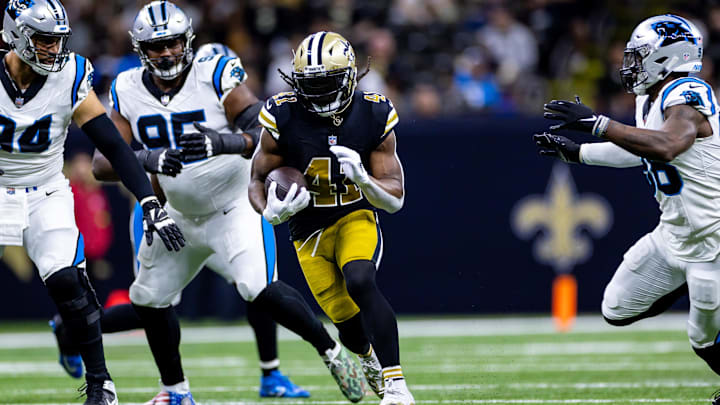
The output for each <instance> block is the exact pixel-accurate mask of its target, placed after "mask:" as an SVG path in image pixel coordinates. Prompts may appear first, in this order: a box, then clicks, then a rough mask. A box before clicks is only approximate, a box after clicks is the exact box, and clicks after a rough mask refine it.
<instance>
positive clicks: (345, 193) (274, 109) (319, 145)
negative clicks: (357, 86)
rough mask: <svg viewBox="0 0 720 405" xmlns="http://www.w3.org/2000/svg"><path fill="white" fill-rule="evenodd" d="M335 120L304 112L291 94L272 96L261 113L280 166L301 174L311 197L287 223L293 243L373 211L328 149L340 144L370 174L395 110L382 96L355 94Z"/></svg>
mask: <svg viewBox="0 0 720 405" xmlns="http://www.w3.org/2000/svg"><path fill="white" fill-rule="evenodd" d="M340 117H341V118H342V121H341V122H340V120H338V118H337V117H336V118H331V117H327V118H326V117H320V116H319V115H317V114H314V113H311V112H309V111H307V110H306V109H305V108H304V107H303V106H302V104H301V103H300V102H298V100H297V97H296V96H295V93H294V92H285V93H279V94H276V95H275V96H273V97H271V98H269V99H268V100H267V102H266V103H265V106H264V107H263V108H262V110H261V111H260V115H259V121H260V123H261V124H262V125H263V126H264V127H265V129H266V130H267V131H268V132H269V133H270V134H271V135H272V136H273V138H275V140H276V141H277V143H278V146H279V148H280V154H281V155H282V156H283V158H284V165H285V166H291V167H294V168H296V169H298V170H300V171H301V172H302V173H304V174H305V179H306V180H307V183H308V191H310V193H311V199H310V205H309V206H308V207H307V208H305V209H304V210H302V211H301V212H299V213H297V214H296V215H295V216H293V217H292V218H290V221H289V226H290V234H291V237H292V239H293V240H298V239H304V238H306V237H308V236H309V235H310V234H312V233H313V232H315V231H316V230H318V229H321V228H325V227H328V226H330V225H332V224H333V223H335V222H336V221H337V220H338V219H340V218H342V217H343V216H345V215H347V214H348V213H350V212H352V211H355V210H359V209H373V210H374V207H373V206H372V205H371V204H370V203H369V202H368V201H367V199H365V197H364V196H363V194H362V191H361V190H360V188H359V187H357V186H356V185H355V184H354V183H352V182H351V181H350V180H348V179H347V178H346V177H345V174H343V173H341V172H340V164H339V162H338V160H337V158H336V157H335V155H334V154H333V153H332V152H330V146H333V145H342V146H345V147H348V148H351V149H353V150H355V151H356V152H358V154H360V156H361V158H362V162H363V165H364V166H365V169H366V170H367V171H368V173H369V174H370V175H372V172H371V171H370V164H369V163H370V162H369V159H370V153H371V152H372V151H373V150H375V149H376V148H377V147H378V146H379V145H380V144H381V143H382V142H383V141H384V140H385V137H387V136H388V134H389V133H390V132H391V131H392V129H393V128H394V127H395V125H396V124H397V123H398V116H397V111H395V108H394V107H393V105H392V102H390V100H388V99H387V98H386V97H385V96H383V95H380V94H377V93H369V92H356V93H355V95H354V96H353V100H352V102H351V103H350V106H349V107H348V108H347V109H346V110H345V111H344V112H343V113H342V114H341V115H340ZM336 124H339V125H336Z"/></svg>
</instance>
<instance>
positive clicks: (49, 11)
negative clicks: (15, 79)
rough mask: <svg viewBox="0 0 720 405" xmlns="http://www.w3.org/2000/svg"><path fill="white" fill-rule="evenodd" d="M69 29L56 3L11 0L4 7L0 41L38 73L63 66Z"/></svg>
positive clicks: (58, 2)
mask: <svg viewBox="0 0 720 405" xmlns="http://www.w3.org/2000/svg"><path fill="white" fill-rule="evenodd" d="M70 34H71V30H70V23H69V21H68V17H67V13H66V12H65V7H63V5H62V4H61V3H60V1H58V0H11V1H10V2H9V3H8V5H7V7H6V8H5V16H4V18H3V29H2V38H3V41H5V42H6V43H7V44H9V45H10V47H11V48H12V49H13V50H14V51H15V53H16V54H17V55H18V56H19V57H20V59H21V60H22V61H23V62H25V63H27V64H28V65H30V67H31V68H32V69H33V70H34V71H35V72H36V73H38V74H41V75H47V74H49V73H52V72H59V71H61V70H62V69H63V67H65V64H66V63H67V61H68V57H69V55H70V51H69V50H68V49H67V43H68V39H69V38H70Z"/></svg>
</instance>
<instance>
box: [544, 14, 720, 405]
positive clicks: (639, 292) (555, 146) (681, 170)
mask: <svg viewBox="0 0 720 405" xmlns="http://www.w3.org/2000/svg"><path fill="white" fill-rule="evenodd" d="M702 53H703V38H702V36H701V34H700V31H698V29H697V27H695V25H693V23H691V22H690V21H688V20H686V19H685V18H682V17H679V16H676V15H670V14H667V15H661V16H655V17H651V18H649V19H647V20H645V21H643V22H641V23H640V24H639V25H638V26H637V27H636V28H635V30H634V31H633V33H632V35H631V36H630V41H629V42H628V43H627V47H626V49H625V57H624V60H623V65H622V68H621V69H620V77H621V79H622V83H623V85H624V86H625V88H626V89H627V90H628V91H629V92H632V93H634V94H635V95H636V96H637V97H636V110H635V126H629V125H623V124H621V123H619V122H617V121H614V120H612V119H610V118H609V117H606V116H604V115H600V114H596V113H594V112H593V111H592V110H591V109H590V108H588V107H587V106H585V105H583V104H581V103H580V101H579V100H576V102H569V101H551V102H550V103H548V104H546V105H545V117H546V118H549V119H553V120H559V121H561V123H560V124H557V125H554V126H551V127H550V128H551V130H561V129H570V130H577V131H584V132H588V133H590V134H592V135H595V136H597V137H598V138H600V139H602V140H604V141H605V142H598V143H583V144H580V145H578V144H576V143H575V142H573V141H572V140H570V139H568V138H565V137H563V136H559V135H554V134H547V133H544V134H539V135H535V136H534V139H535V142H536V144H537V145H538V147H539V148H540V149H539V153H540V154H541V155H546V156H554V157H558V158H560V159H562V160H564V161H566V162H573V163H583V164H587V165H597V166H609V167H634V166H642V167H643V169H644V172H645V175H646V176H647V180H648V181H649V182H650V184H651V185H652V187H653V191H654V194H655V199H656V200H657V201H658V203H659V204H660V210H661V215H660V222H659V224H658V226H657V227H656V228H655V229H654V230H653V231H652V232H650V233H648V234H647V235H645V236H644V237H642V238H641V239H640V240H639V241H637V243H635V245H634V246H632V247H631V248H630V250H628V251H627V252H626V253H625V255H624V257H623V261H622V263H621V264H620V267H618V269H617V270H616V272H615V275H614V276H613V278H612V280H611V281H610V283H609V284H608V285H607V287H606V289H605V295H604V298H603V302H602V313H603V316H604V317H605V319H606V320H607V322H608V323H610V324H611V325H617V326H624V325H629V324H631V323H633V322H635V321H637V320H640V319H643V318H647V317H650V316H654V315H657V314H659V313H661V312H663V311H664V310H666V309H667V308H668V307H669V306H670V305H671V304H672V303H673V302H674V301H675V300H676V299H677V298H678V297H679V296H682V295H684V294H685V293H686V292H688V291H689V295H690V313H689V319H688V330H687V332H688V336H689V338H690V344H691V345H692V347H693V349H694V350H695V353H697V355H698V356H700V357H701V358H702V359H703V360H705V361H706V362H707V364H708V365H709V366H710V368H711V369H712V370H713V371H715V373H717V374H720V344H718V341H719V337H720V335H719V332H720V312H719V311H718V306H719V305H720V289H719V288H718V285H720V272H718V266H720V259H719V258H718V255H719V254H720V209H718V201H720V167H718V165H716V164H713V162H715V161H717V160H718V159H720V138H719V137H718V135H720V127H719V125H718V119H719V117H718V108H719V106H718V102H717V99H716V97H715V92H714V91H713V89H712V88H711V87H710V85H708V84H707V83H706V82H705V81H703V80H701V79H699V78H697V77H696V76H694V75H691V73H695V72H698V71H700V69H701V68H702ZM713 403H715V404H719V403H720V399H717V398H716V399H715V400H714V402H713Z"/></svg>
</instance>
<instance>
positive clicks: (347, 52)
mask: <svg viewBox="0 0 720 405" xmlns="http://www.w3.org/2000/svg"><path fill="white" fill-rule="evenodd" d="M280 73H281V75H282V77H283V79H284V80H285V81H286V82H287V83H288V84H289V85H290V86H291V87H292V88H293V90H295V93H296V94H297V96H298V99H299V100H300V101H301V102H302V104H303V105H304V106H305V108H307V109H308V110H309V111H311V112H314V113H317V114H319V115H321V116H323V117H329V116H331V115H333V114H337V113H340V112H342V111H343V110H345V108H347V106H348V105H350V101H351V100H352V97H353V94H354V93H355V86H356V85H357V67H356V66H355V51H354V50H353V48H352V46H351V45H350V42H349V41H348V40H347V39H345V38H343V36H342V35H340V34H337V33H335V32H326V31H320V32H316V33H314V34H310V35H308V36H307V38H305V39H303V41H302V42H301V43H300V46H298V48H297V50H296V51H295V57H294V59H293V71H292V77H289V76H288V75H286V74H284V73H283V72H280Z"/></svg>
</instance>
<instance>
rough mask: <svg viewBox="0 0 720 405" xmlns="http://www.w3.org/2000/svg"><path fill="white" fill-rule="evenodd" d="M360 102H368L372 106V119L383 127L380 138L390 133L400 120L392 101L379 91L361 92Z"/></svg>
mask: <svg viewBox="0 0 720 405" xmlns="http://www.w3.org/2000/svg"><path fill="white" fill-rule="evenodd" d="M362 102H363V103H370V105H371V107H372V115H373V119H375V120H376V121H377V123H378V124H380V126H381V127H382V128H383V131H382V135H381V137H380V138H381V139H385V137H386V136H387V135H388V134H389V133H390V131H392V130H393V128H395V125H397V124H398V122H400V119H399V118H398V114H397V110H395V106H393V103H392V101H390V99H389V98H387V97H385V96H383V95H382V94H380V93H374V92H370V91H363V92H362Z"/></svg>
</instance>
